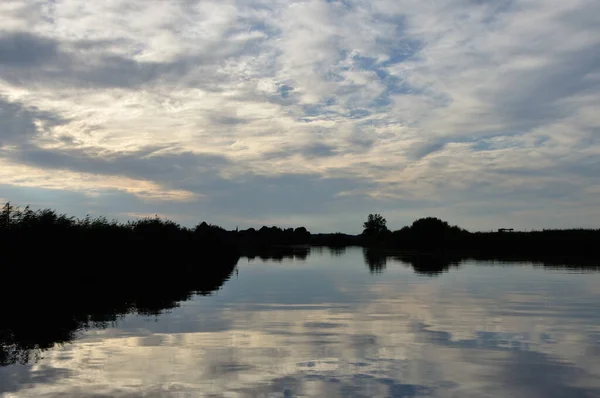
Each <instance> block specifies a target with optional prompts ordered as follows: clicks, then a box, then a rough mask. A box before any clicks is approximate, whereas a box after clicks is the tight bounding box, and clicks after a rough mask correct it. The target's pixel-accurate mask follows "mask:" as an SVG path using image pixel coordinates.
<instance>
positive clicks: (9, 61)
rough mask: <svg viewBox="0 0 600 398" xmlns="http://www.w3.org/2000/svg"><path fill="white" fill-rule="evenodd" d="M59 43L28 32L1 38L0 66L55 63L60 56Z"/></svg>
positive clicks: (29, 65) (5, 35) (19, 66)
mask: <svg viewBox="0 0 600 398" xmlns="http://www.w3.org/2000/svg"><path fill="white" fill-rule="evenodd" d="M59 52H60V50H59V46H58V42H56V41H55V40H52V39H47V38H43V37H38V36H34V35H32V34H29V33H26V32H11V33H8V34H4V35H2V36H0V65H7V66H10V67H17V68H22V67H31V66H32V65H41V64H44V63H47V62H52V61H54V60H55V59H56V58H57V56H58V55H59Z"/></svg>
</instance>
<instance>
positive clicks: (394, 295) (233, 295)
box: [0, 248, 600, 397]
mask: <svg viewBox="0 0 600 398" xmlns="http://www.w3.org/2000/svg"><path fill="white" fill-rule="evenodd" d="M430 260H431V259H414V258H413V259H412V262H411V261H410V260H409V259H406V258H405V259H401V258H399V257H398V256H382V255H381V254H377V253H373V252H369V253H366V252H363V251H362V249H352V248H349V249H347V250H346V253H345V254H344V255H341V256H337V255H332V253H331V252H322V253H321V254H318V253H317V252H312V253H311V254H310V255H309V256H307V257H306V258H305V259H304V260H302V261H300V262H296V261H295V259H294V258H293V257H292V258H289V257H288V258H287V259H285V258H284V259H283V260H282V262H281V264H280V263H278V262H273V261H265V262H263V261H261V260H259V259H258V258H257V259H255V260H254V261H253V262H251V263H248V262H246V261H240V262H239V264H238V270H239V275H238V276H237V277H235V278H231V279H230V280H229V281H228V282H227V283H226V284H224V285H223V287H222V289H220V290H219V291H218V292H217V293H216V294H213V295H210V296H205V297H198V296H197V297H194V298H192V299H191V300H189V301H186V302H185V303H183V304H182V305H181V306H180V307H177V308H172V309H171V310H170V311H169V312H168V313H163V314H161V315H160V316H158V317H156V316H151V317H148V316H143V315H134V314H130V315H126V316H122V317H120V318H117V319H116V322H114V323H112V324H110V323H109V324H107V325H106V327H104V328H102V329H88V330H86V331H82V332H80V333H78V334H77V338H76V339H75V340H74V341H73V343H72V344H66V345H62V346H58V347H55V348H54V349H52V350H48V351H46V352H44V353H43V357H44V358H40V359H39V360H38V361H37V362H32V361H30V362H29V363H27V364H25V365H18V364H15V365H11V366H7V367H4V368H2V369H0V392H4V393H6V394H7V396H10V394H11V393H14V394H16V395H19V396H32V397H33V396H42V395H43V396H48V397H58V396H98V395H102V396H116V397H133V396H141V395H143V396H157V397H158V396H210V395H214V396H225V395H231V396H240V397H245V396H269V394H272V395H271V396H276V397H292V396H301V395H304V396H326V397H336V396H340V397H342V396H365V397H367V396H368V397H372V396H391V397H415V396H436V397H452V396H460V397H480V396H494V397H515V396H517V397H591V396H598V395H599V393H600V363H598V361H597V357H598V354H599V353H600V312H599V311H598V310H599V307H598V304H597V303H598V298H600V289H599V288H598V286H600V284H598V282H600V274H588V275H579V274H571V273H567V272H564V271H563V270H557V271H553V272H547V271H546V269H545V268H534V267H531V266H530V265H525V264H521V265H522V266H514V265H513V266H510V267H506V266H505V267H490V266H487V264H485V265H484V264H483V263H481V262H477V261H472V260H468V261H463V262H461V265H460V268H457V267H455V266H454V265H455V263H452V262H439V261H438V262H436V261H430ZM365 264H366V265H367V266H369V270H371V267H370V266H371V265H373V269H374V270H377V272H374V273H372V274H371V273H370V272H367V269H366V267H365ZM382 264H383V265H384V266H383V267H382V266H381V265H382ZM413 266H414V269H413V268H412V267H413ZM409 267H410V268H409ZM444 270H452V272H443V273H441V274H440V273H437V272H438V271H444ZM414 271H416V272H418V273H415V272H414ZM421 273H426V274H428V275H429V274H431V273H435V274H436V275H437V276H438V277H436V278H423V277H421V276H419V275H420V274H421ZM37 316H39V314H36V317H37ZM31 323H33V321H32V322H31Z"/></svg>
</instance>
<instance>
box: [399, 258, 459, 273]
mask: <svg viewBox="0 0 600 398" xmlns="http://www.w3.org/2000/svg"><path fill="white" fill-rule="evenodd" d="M396 258H397V259H399V260H401V261H403V262H405V263H407V264H409V265H410V266H411V267H412V268H413V270H414V271H415V273H417V274H420V275H428V276H436V275H439V274H441V273H443V272H446V271H448V270H449V269H450V268H451V267H456V268H458V267H459V265H460V263H461V261H462V259H461V258H460V257H448V256H440V255H410V256H397V257H396Z"/></svg>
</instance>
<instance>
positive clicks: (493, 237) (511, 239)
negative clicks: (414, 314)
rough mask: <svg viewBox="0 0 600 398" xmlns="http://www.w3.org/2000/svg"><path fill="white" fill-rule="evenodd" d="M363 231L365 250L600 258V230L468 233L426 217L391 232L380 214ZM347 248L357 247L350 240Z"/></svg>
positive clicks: (361, 236)
mask: <svg viewBox="0 0 600 398" xmlns="http://www.w3.org/2000/svg"><path fill="white" fill-rule="evenodd" d="M364 227H365V229H364V231H363V233H362V234H361V235H360V243H361V245H363V246H366V247H382V248H388V249H399V250H404V251H416V252H419V253H430V254H431V253H438V254H440V253H454V254H460V253H462V254H463V255H469V256H483V257H485V256H489V257H501V256H507V257H510V256H513V257H514V256H537V257H539V256H544V257H550V256H571V257H577V258H587V259H590V258H599V257H600V229H564V230H542V231H531V232H518V231H512V230H510V229H500V230H498V232H469V231H467V230H465V229H462V228H460V227H458V226H453V225H450V224H448V223H447V222H446V221H442V220H440V219H438V218H434V217H427V218H421V219H419V220H416V221H415V222H413V223H412V224H411V225H410V226H405V227H403V228H402V229H399V230H396V231H390V230H388V229H387V225H386V220H385V219H384V218H383V217H381V216H380V215H379V214H375V215H372V214H371V215H369V219H368V220H367V222H365V223H364ZM347 244H349V245H350V244H355V243H354V242H352V241H350V240H348V241H347Z"/></svg>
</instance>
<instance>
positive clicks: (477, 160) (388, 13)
mask: <svg viewBox="0 0 600 398" xmlns="http://www.w3.org/2000/svg"><path fill="white" fill-rule="evenodd" d="M598 15H600V2H598V1H597V0H570V1H563V0H560V1H559V0H514V1H509V0H487V1H484V0H438V1H434V2H432V1H422V0H337V1H335V0H328V1H325V0H301V1H300V0H299V1H295V0H285V1H283V0H237V1H233V0H218V1H217V0H215V1H213V0H198V1H196V0H170V1H151V0H144V1H141V0H138V1H132V0H105V1H84V0H51V1H43V0H30V1H26V0H17V1H14V0H2V1H1V2H0V200H2V201H11V203H13V204H16V205H22V206H24V205H28V204H29V205H31V206H32V207H33V208H47V207H50V208H53V209H56V210H57V211H59V212H61V213H68V214H70V215H74V216H77V217H82V216H84V215H85V214H91V215H105V216H107V217H108V218H117V219H119V220H129V219H135V218H138V217H144V216H153V215H155V214H157V215H159V216H161V217H166V218H169V219H172V220H175V221H177V222H180V223H182V224H184V225H188V226H193V225H195V224H197V223H198V222H200V221H202V220H205V221H207V222H209V223H212V224H218V225H222V226H224V227H226V228H228V229H230V228H236V227H240V228H246V227H250V226H253V227H260V226H262V225H279V226H282V227H288V226H289V227H291V226H298V225H304V226H306V227H307V228H308V229H309V230H311V231H313V232H333V231H342V232H348V233H358V232H360V231H361V229H362V222H363V221H365V219H366V216H367V215H368V214H369V213H381V214H382V215H383V216H384V217H385V218H386V219H387V221H388V227H390V228H391V229H399V228H401V227H403V226H404V225H408V224H410V223H412V221H414V220H415V219H417V218H419V217H423V216H436V217H440V218H442V219H444V220H447V221H448V222H450V223H451V224H458V225H460V226H462V227H464V228H467V229H469V230H492V229H497V228H501V227H505V228H506V227H511V228H516V229H524V230H528V229H541V228H569V227H595V228H598V227H600V156H599V155H600V112H598V109H600V23H598Z"/></svg>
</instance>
